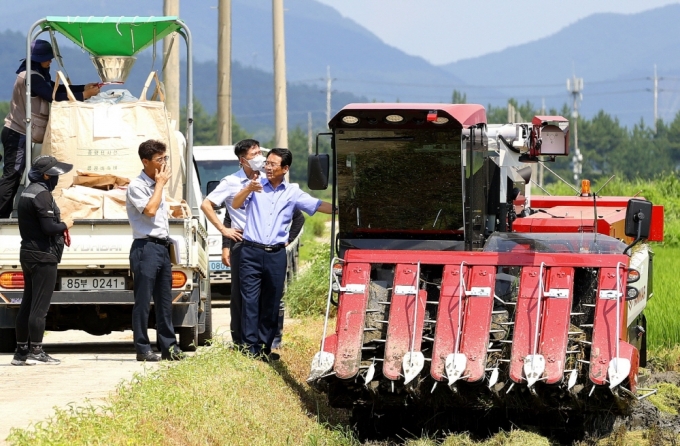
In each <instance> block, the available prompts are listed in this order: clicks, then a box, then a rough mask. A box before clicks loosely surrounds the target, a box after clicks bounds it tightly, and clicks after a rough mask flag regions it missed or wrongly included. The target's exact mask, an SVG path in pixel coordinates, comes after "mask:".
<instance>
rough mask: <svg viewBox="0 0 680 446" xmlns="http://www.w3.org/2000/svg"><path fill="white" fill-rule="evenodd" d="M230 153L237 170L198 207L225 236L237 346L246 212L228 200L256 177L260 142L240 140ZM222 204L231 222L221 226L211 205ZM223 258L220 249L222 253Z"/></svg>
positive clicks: (260, 163)
mask: <svg viewBox="0 0 680 446" xmlns="http://www.w3.org/2000/svg"><path fill="white" fill-rule="evenodd" d="M234 155H236V156H237V157H238V161H239V164H240V165H241V169H240V170H239V171H238V172H236V173H233V174H231V175H227V176H226V177H224V178H222V180H220V184H218V185H217V187H216V188H215V189H214V190H213V191H212V192H210V194H208V196H207V197H206V198H205V200H203V203H201V209H202V210H203V212H205V216H206V217H207V218H208V221H210V223H212V224H213V226H215V228H217V230H218V231H220V233H221V234H222V236H223V237H226V238H228V239H229V244H230V246H229V248H228V250H227V255H228V257H227V259H226V261H227V263H226V265H227V266H231V299H230V301H229V313H230V316H231V322H230V327H229V328H230V331H231V339H232V341H233V342H234V345H241V291H240V289H239V271H238V268H239V264H240V257H241V241H242V240H243V235H242V234H243V228H245V225H246V211H245V210H244V209H234V208H232V207H231V202H232V200H233V199H234V196H235V195H236V194H237V193H238V192H239V191H240V190H241V189H243V187H244V186H245V185H246V184H247V183H248V181H249V180H251V179H253V178H255V177H257V176H258V175H259V173H260V170H262V169H263V168H264V160H265V158H264V156H262V149H260V143H259V142H258V141H256V140H254V139H244V140H242V141H239V142H237V143H236V145H235V146H234ZM222 203H224V205H225V207H226V210H227V215H228V216H229V218H230V219H231V225H229V227H227V226H226V225H224V224H223V223H222V222H221V221H220V219H219V218H218V217H217V214H216V213H215V210H214V207H215V206H217V205H219V204H222ZM222 257H223V259H224V250H223V255H222Z"/></svg>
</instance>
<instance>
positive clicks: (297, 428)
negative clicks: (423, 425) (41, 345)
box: [8, 176, 680, 446]
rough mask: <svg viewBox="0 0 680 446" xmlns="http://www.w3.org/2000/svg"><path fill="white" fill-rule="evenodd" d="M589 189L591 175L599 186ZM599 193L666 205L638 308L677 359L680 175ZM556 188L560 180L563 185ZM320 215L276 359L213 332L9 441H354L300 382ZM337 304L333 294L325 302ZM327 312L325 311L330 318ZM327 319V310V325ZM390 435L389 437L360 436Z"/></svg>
mask: <svg viewBox="0 0 680 446" xmlns="http://www.w3.org/2000/svg"><path fill="white" fill-rule="evenodd" d="M595 190H597V187H595ZM605 190H606V195H635V194H636V193H637V192H638V191H640V190H641V191H642V192H641V194H640V195H643V196H645V197H646V198H648V199H651V200H652V201H654V202H655V203H659V204H664V205H665V206H666V242H665V243H663V244H654V245H653V250H654V252H655V253H656V257H655V263H654V267H655V271H654V274H655V280H654V296H653V297H652V299H651V300H650V302H649V306H648V310H647V312H646V314H647V318H648V333H647V336H648V345H649V347H650V353H649V359H650V360H649V364H650V369H653V370H654V371H655V372H660V371H664V370H665V371H680V347H679V345H680V339H679V338H680V318H677V317H676V316H675V315H676V313H677V311H675V309H676V308H679V307H680V296H678V294H677V292H676V289H677V287H678V278H677V272H676V271H678V270H679V269H680V244H679V243H678V240H679V238H678V234H680V231H678V229H677V226H676V225H677V224H678V218H677V217H678V213H679V212H680V198H678V197H680V184H679V183H678V181H677V179H676V178H674V177H670V176H669V177H663V178H660V179H658V180H656V181H653V182H639V183H623V182H621V183H619V182H618V180H614V181H612V182H611V183H610V184H609V185H608V186H607V188H606V189H605ZM563 193H564V192H563ZM327 221H328V216H326V215H320V214H319V215H317V216H314V217H311V218H307V221H306V223H305V233H304V238H303V249H304V251H303V252H304V254H302V255H301V259H305V260H306V261H307V265H306V266H305V267H304V268H302V269H301V272H300V274H299V277H298V280H297V281H296V282H295V283H294V284H293V285H292V286H291V287H290V288H289V289H288V291H287V294H286V301H287V308H288V314H289V315H290V316H292V317H293V318H295V319H291V320H290V324H289V325H287V327H286V346H285V348H284V349H283V350H282V351H281V354H282V360H281V361H280V362H278V363H274V364H272V365H267V364H264V363H262V362H259V361H255V360H253V359H251V358H248V357H246V356H244V355H242V354H241V353H239V352H237V351H234V350H231V349H229V348H228V347H227V346H225V345H224V344H223V343H222V342H221V341H216V342H215V343H214V344H213V345H212V346H210V347H207V348H201V349H199V352H198V354H197V355H196V356H195V357H193V358H190V359H188V360H187V361H183V362H180V363H176V364H169V365H166V366H163V367H161V368H159V369H158V370H156V371H154V372H150V373H148V374H145V375H137V376H135V377H134V379H133V380H132V381H131V382H126V383H122V384H121V385H120V387H119V389H118V392H117V394H116V395H115V396H113V397H111V398H110V399H109V400H108V402H107V404H105V405H103V406H92V405H85V406H79V407H69V408H67V409H63V410H59V411H57V413H56V415H55V416H54V417H53V418H52V419H50V420H46V421H43V422H41V423H38V424H36V425H34V426H30V427H29V428H27V429H13V430H12V432H11V434H10V436H9V438H8V442H9V443H10V444H16V445H40V444H53V445H81V444H82V445H85V444H88V445H89V444H93V445H97V444H101V445H129V444H167V445H199V444H200V445H222V444H229V445H358V444H361V442H360V441H359V440H358V438H357V437H356V435H355V434H354V433H353V431H352V426H351V424H350V413H349V411H347V410H342V409H333V408H331V407H329V406H328V404H327V402H326V397H325V395H321V394H319V393H317V392H315V391H314V390H312V388H311V387H309V386H308V385H307V384H306V378H307V374H308V373H309V365H310V361H311V358H312V356H313V355H314V353H316V352H317V351H318V348H319V340H320V338H321V334H322V332H323V316H322V315H323V314H324V313H325V311H326V296H327V286H328V282H327V281H328V270H327V268H328V266H327V265H328V261H329V251H330V247H329V245H328V242H327V236H328V225H327ZM334 308H335V307H333V306H331V309H334ZM331 321H332V319H331ZM334 329H335V326H334V323H333V322H331V323H330V326H329V327H328V330H329V331H331V332H332V331H333V330H334ZM677 384H678V380H677V379H676V381H675V382H673V383H670V382H656V383H653V384H651V385H650V387H654V388H657V389H658V390H659V393H658V394H657V395H655V396H654V397H650V401H651V403H652V404H654V405H655V406H656V407H657V408H658V410H660V411H661V412H663V413H667V414H669V415H674V416H676V417H677V416H678V415H677V414H678V412H679V411H680V387H678V385H677ZM365 444H371V445H375V446H377V445H387V444H393V443H381V442H373V443H365ZM402 444H405V445H408V446H442V445H443V446H449V445H464V446H467V445H470V446H472V445H477V446H479V445H483V446H501V445H522V446H538V445H551V444H555V443H553V442H551V440H550V439H548V438H547V437H544V436H541V435H539V434H537V433H534V432H527V431H522V430H519V429H516V430H512V431H509V432H500V433H497V434H495V435H493V436H490V437H489V438H486V439H481V440H480V439H477V438H473V437H471V435H470V434H468V433H465V432H463V433H449V434H447V435H445V434H442V433H422V432H413V433H411V434H405V435H404V437H403V438H402ZM659 444H680V438H679V437H678V436H677V435H673V434H669V433H668V432H666V431H663V430H660V429H656V428H655V429H648V430H637V431H630V432H628V431H627V430H626V429H625V428H618V429H615V430H614V431H613V432H611V433H610V434H609V435H608V436H607V437H605V438H597V439H596V438H592V439H588V440H587V441H583V442H581V443H580V444H579V445H578V446H586V445H600V446H609V445H612V446H614V445H622V446H623V445H641V446H645V445H650V446H651V445H659Z"/></svg>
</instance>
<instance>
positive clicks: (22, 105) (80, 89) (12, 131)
mask: <svg viewBox="0 0 680 446" xmlns="http://www.w3.org/2000/svg"><path fill="white" fill-rule="evenodd" d="M53 58H54V53H53V52H52V45H50V43H49V42H46V41H45V40H39V39H38V40H34V41H33V43H32V44H31V115H32V121H33V122H32V124H31V125H32V126H33V127H32V130H31V132H32V133H33V138H32V139H33V142H42V139H39V140H36V138H35V137H36V135H37V134H38V131H37V130H38V129H37V128H36V122H37V119H36V118H35V117H36V116H38V113H39V110H41V105H43V107H42V108H43V109H45V110H44V123H45V124H46V123H47V118H46V117H47V116H48V114H49V107H48V103H49V102H52V94H53V91H54V82H52V78H51V77H50V64H51V63H52V59H53ZM70 88H71V91H72V92H73V95H74V96H75V97H76V99H77V100H79V101H83V100H85V99H88V98H90V97H92V96H94V95H96V94H98V93H99V85H98V84H97V83H90V84H87V85H71V86H70ZM66 99H67V92H66V87H64V86H63V85H60V86H59V87H58V89H57V94H56V95H55V100H57V101H63V100H66ZM0 138H1V139H2V145H3V147H4V148H5V167H4V169H3V171H2V178H0V218H9V216H10V214H11V213H12V206H13V204H14V196H15V195H16V194H17V190H18V189H19V182H20V180H21V176H22V175H23V173H24V167H25V166H26V160H25V159H24V158H25V154H26V61H25V60H24V61H22V62H21V65H20V66H19V69H18V70H17V79H16V81H15V82H14V90H13V92H12V100H11V102H10V104H9V113H8V114H7V116H6V117H5V126H4V128H3V129H2V134H0Z"/></svg>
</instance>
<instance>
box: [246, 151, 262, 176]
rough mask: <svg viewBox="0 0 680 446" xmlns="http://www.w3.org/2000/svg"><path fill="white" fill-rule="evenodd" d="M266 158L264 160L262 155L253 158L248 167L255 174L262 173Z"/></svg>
mask: <svg viewBox="0 0 680 446" xmlns="http://www.w3.org/2000/svg"><path fill="white" fill-rule="evenodd" d="M266 159H267V158H265V157H264V156H262V155H258V156H256V157H255V158H253V159H251V160H247V161H248V165H249V166H250V168H251V169H253V170H254V171H255V172H264V162H265V160H266Z"/></svg>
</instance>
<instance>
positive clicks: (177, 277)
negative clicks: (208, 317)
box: [22, 271, 187, 288]
mask: <svg viewBox="0 0 680 446" xmlns="http://www.w3.org/2000/svg"><path fill="white" fill-rule="evenodd" d="M22 283H23V282H22ZM185 283H187V275H186V274H184V273H183V272H182V271H173V272H172V287H173V288H181V287H183V286H184V284H185Z"/></svg>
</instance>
